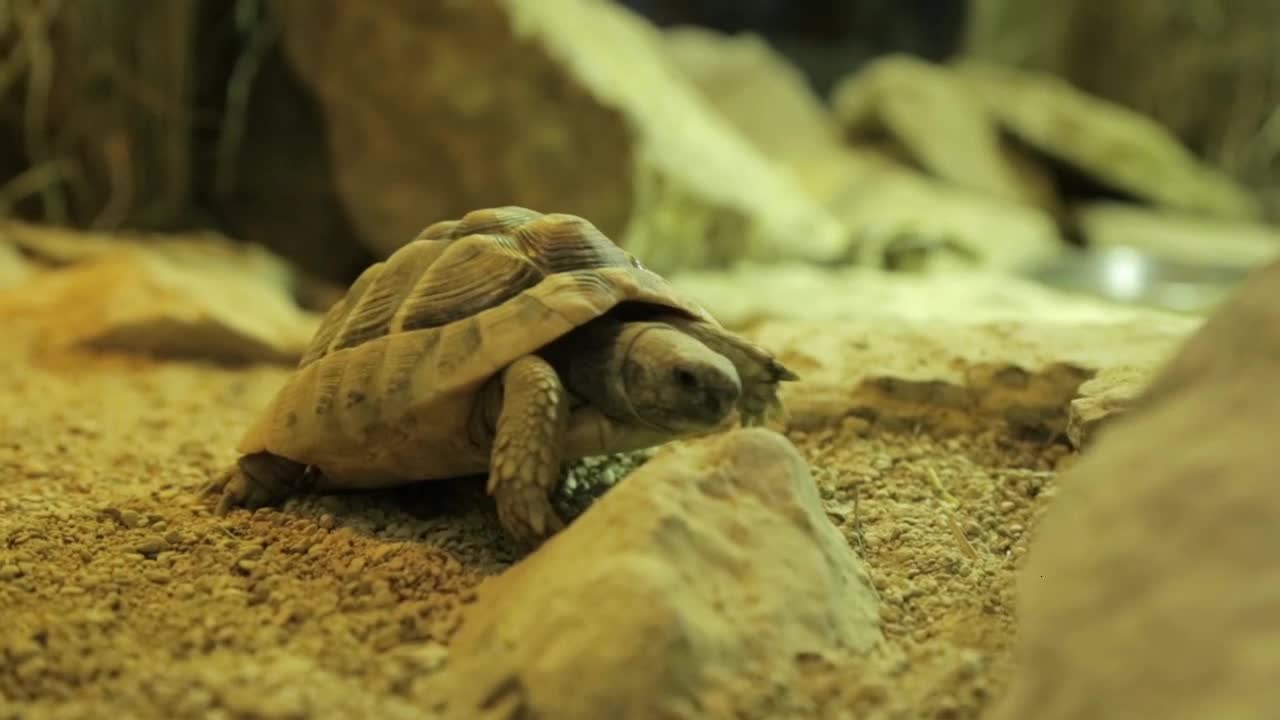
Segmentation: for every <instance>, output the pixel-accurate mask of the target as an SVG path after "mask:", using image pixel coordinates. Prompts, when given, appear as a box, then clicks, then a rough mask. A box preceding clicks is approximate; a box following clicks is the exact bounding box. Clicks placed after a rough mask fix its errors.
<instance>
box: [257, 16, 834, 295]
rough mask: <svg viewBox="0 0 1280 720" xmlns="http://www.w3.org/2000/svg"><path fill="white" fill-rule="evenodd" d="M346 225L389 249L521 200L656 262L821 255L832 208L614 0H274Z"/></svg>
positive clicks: (826, 250)
mask: <svg viewBox="0 0 1280 720" xmlns="http://www.w3.org/2000/svg"><path fill="white" fill-rule="evenodd" d="M272 8H273V10H274V12H275V15H276V16H277V19H278V20H279V23H280V27H281V33H282V41H283V44H284V48H285V53H286V56H287V58H288V60H289V62H290V64H291V65H292V67H293V68H294V70H295V72H296V74H297V76H298V77H299V79H300V80H301V81H302V82H303V84H304V85H305V86H306V87H307V88H309V90H310V92H312V93H314V95H315V97H316V99H317V102H318V103H319V105H320V106H321V108H322V110H323V112H324V114H325V117H326V126H327V127H328V139H329V152H330V153H331V155H332V159H333V167H334V168H335V169H336V173H337V178H336V186H337V189H338V193H339V195H340V196H341V198H342V201H343V205H344V207H345V208H346V210H347V213H348V215H349V216H350V218H351V221H352V223H353V226H354V227H355V229H356V231H357V233H358V235H359V237H360V238H361V240H362V241H363V242H365V243H366V244H367V245H368V246H369V247H370V248H371V249H373V250H375V251H376V252H378V253H380V254H383V255H385V254H388V253H389V252H391V251H392V250H394V249H395V248H396V247H399V246H400V245H402V244H403V243H405V242H407V241H409V240H411V239H412V238H413V237H414V236H415V235H416V234H417V233H418V232H419V231H420V230H421V229H422V228H423V227H425V226H426V225H428V224H430V223H432V222H435V221H437V220H439V219H441V218H449V217H459V216H461V215H463V214H465V213H466V212H467V211H469V210H471V209H473V208H476V207H486V206H491V205H495V204H517V205H523V206H525V207H532V208H537V209H539V210H542V211H547V212H550V211H564V212H571V213H575V214H578V215H582V216H583V217H586V218H588V219H590V220H591V221H592V222H593V223H595V224H596V225H597V226H598V227H600V229H601V230H602V231H603V232H605V233H606V234H607V235H609V236H610V237H612V238H614V239H615V240H617V241H618V242H619V243H620V244H622V245H625V246H627V247H628V248H630V249H632V250H633V251H634V252H635V253H636V254H637V255H639V256H640V257H642V258H643V259H644V260H645V262H646V263H647V264H648V265H650V266H651V267H653V268H655V269H657V270H659V271H665V270H668V269H671V268H675V267H687V266H715V265H723V264H727V263H730V262H732V261H733V260H735V259H738V258H741V257H755V258H760V259H770V258H779V257H793V258H804V259H806V260H826V259H831V258H833V257H836V256H838V255H839V254H840V253H841V252H842V251H843V249H844V247H845V237H844V235H843V233H842V232H841V228H840V226H839V224H838V223H837V222H836V220H835V219H834V218H833V217H831V215H830V214H829V213H828V212H827V211H826V210H825V209H824V208H822V207H821V206H820V205H819V204H818V203H816V202H814V201H813V199H812V198H810V197H809V196H808V195H807V194H806V193H805V192H804V191H803V189H801V188H800V187H798V186H797V184H796V183H795V182H794V181H793V180H792V178H790V177H789V176H787V175H786V174H785V173H783V172H781V171H779V170H778V169H776V168H775V167H774V166H773V165H771V164H770V163H769V162H768V161H767V160H766V159H765V158H764V157H762V156H761V154H760V153H759V152H758V151H757V150H756V149H755V148H754V147H753V146H752V145H751V144H750V143H749V142H748V141H746V140H745V139H744V138H743V137H742V136H741V135H740V134H738V133H737V132H736V131H735V130H734V129H733V128H732V127H731V126H730V125H729V124H728V123H727V122H725V121H724V120H723V119H722V118H721V117H720V116H719V115H718V114H717V113H716V112H715V110H714V109H713V108H712V107H710V105H709V104H708V103H707V102H706V101H705V99H704V98H702V97H701V95H700V94H699V93H698V92H697V90H696V89H695V88H694V87H693V86H692V85H691V83H690V81H689V80H688V79H687V78H686V77H685V76H683V75H682V74H681V73H680V72H679V71H678V70H677V69H676V68H675V67H674V66H673V64H672V63H671V61H670V60H668V59H667V58H666V57H665V55H664V53H663V50H662V42H661V34H660V33H659V31H658V30H657V29H656V28H655V27H653V26H652V25H651V24H650V23H648V22H647V21H646V20H644V19H643V18H642V17H640V16H638V15H636V14H634V13H632V12H631V11H629V10H626V9H624V8H622V7H620V6H618V5H617V4H615V3H601V2H594V1H592V0H546V1H545V2H541V1H540V2H525V1H524V0H476V1H475V2H467V3H428V4H425V5H424V4H422V3H416V2H410V1H409V0H390V1H388V2H380V3H375V4H368V3H349V2H339V1H338V0H319V1H317V0H275V2H273V3H272Z"/></svg>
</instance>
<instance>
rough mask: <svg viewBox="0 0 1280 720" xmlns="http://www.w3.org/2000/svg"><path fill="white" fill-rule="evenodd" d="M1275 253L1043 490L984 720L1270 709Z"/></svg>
mask: <svg viewBox="0 0 1280 720" xmlns="http://www.w3.org/2000/svg"><path fill="white" fill-rule="evenodd" d="M1277 398H1280V263H1277V264H1272V265H1270V266H1268V267H1267V268H1266V269H1265V270H1264V271H1261V272H1259V273H1258V274H1257V275H1256V276H1255V277H1254V278H1253V279H1252V281H1251V282H1250V283H1249V284H1248V285H1247V286H1246V287H1244V288H1243V289H1242V290H1241V291H1240V292H1239V293H1238V294H1237V295H1236V296H1235V297H1233V299H1232V300H1231V301H1230V302H1229V303H1228V304H1227V305H1226V306H1224V307H1222V308H1221V309H1220V311H1219V312H1218V313H1217V314H1215V315H1214V316H1213V317H1212V318H1211V319H1210V320H1209V321H1208V322H1207V323H1206V324H1205V325H1204V326H1203V327H1202V328H1201V329H1200V331H1199V332H1198V333H1196V334H1195V335H1194V336H1192V337H1191V338H1190V339H1189V340H1188V341H1187V342H1186V344H1185V345H1184V346H1183V347H1182V348H1181V349H1180V351H1179V352H1178V353H1177V355H1176V356H1175V357H1174V358H1173V359H1172V361H1171V362H1170V363H1169V364H1168V365H1167V366H1166V367H1164V369H1163V370H1162V371H1161V372H1160V373H1159V374H1158V376H1157V377H1156V378H1155V379H1154V380H1153V381H1152V382H1151V384H1150V385H1149V387H1148V389H1147V391H1146V392H1145V393H1144V394H1143V395H1142V397H1140V398H1139V399H1138V400H1137V401H1136V406H1135V407H1134V408H1133V409H1132V410H1131V411H1130V414H1129V415H1128V416H1127V417H1125V418H1123V419H1120V420H1117V421H1115V422H1114V423H1113V424H1111V425H1110V426H1108V427H1107V428H1105V429H1103V430H1102V431H1101V433H1100V434H1099V436H1098V438H1097V440H1096V444H1095V445H1094V446H1093V447H1092V448H1091V450H1090V451H1088V452H1086V453H1085V455H1084V456H1083V458H1082V459H1081V461H1080V462H1079V463H1078V464H1077V465H1076V466H1075V467H1073V468H1072V470H1070V471H1069V472H1068V473H1067V474H1066V475H1065V476H1064V477H1063V478H1062V479H1061V482H1059V483H1058V486H1059V487H1060V488H1061V490H1060V494H1059V495H1058V496H1057V497H1056V499H1055V501H1054V503H1053V504H1052V505H1051V506H1050V508H1049V511H1048V512H1047V514H1046V516H1045V517H1044V518H1043V521H1042V523H1041V525H1040V527H1039V529H1038V531H1037V534H1036V536H1035V538H1034V539H1033V541H1032V543H1031V546H1030V549H1029V553H1028V560H1027V564H1026V566H1025V567H1024V568H1023V569H1022V571H1021V575H1020V579H1019V596H1020V610H1019V612H1020V617H1021V628H1020V630H1019V633H1018V637H1019V646H1018V663H1017V667H1018V672H1017V675H1016V676H1015V678H1014V681H1013V684H1012V687H1011V689H1010V691H1009V693H1008V695H1007V697H1006V698H1005V700H1004V702H1003V704H1002V706H1001V707H1000V708H999V710H998V712H996V713H995V714H993V716H992V717H994V718H996V719H997V720H1006V719H1007V720H1014V719H1015V718H1016V719H1019V720H1020V719H1021V718H1028V717H1035V718H1038V719H1041V720H1069V719H1070V720H1075V719H1077V718H1078V719H1080V720H1084V719H1085V718H1088V719H1089V720H1110V719H1112V718H1115V719H1116V720H1120V719H1121V718H1124V719H1126V720H1127V719H1128V718H1137V717H1153V718H1154V717H1159V718H1166V719H1168V720H1193V719H1195V720H1200V719H1201V718H1232V719H1233V720H1254V719H1256V720H1263V718H1272V717H1275V713H1276V708H1277V707H1280V684H1277V683H1276V648H1277V647H1280V562H1277V560H1276V548H1277V547H1280V498H1278V497H1277V495H1276V490H1275V480H1276V477H1278V476H1280V456H1277V454H1276V437H1277V436H1276V432H1277V428H1280V402H1277Z"/></svg>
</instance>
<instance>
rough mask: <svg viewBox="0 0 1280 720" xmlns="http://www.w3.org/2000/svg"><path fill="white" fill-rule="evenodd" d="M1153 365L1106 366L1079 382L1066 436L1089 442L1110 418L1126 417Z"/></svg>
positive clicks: (1078, 444)
mask: <svg viewBox="0 0 1280 720" xmlns="http://www.w3.org/2000/svg"><path fill="white" fill-rule="evenodd" d="M1153 370H1154V368H1152V367H1150V366H1146V367H1130V366H1124V365H1122V366H1117V367H1107V368H1103V369H1101V370H1099V371H1098V374H1097V375H1095V376H1093V377H1092V378H1090V379H1089V380H1086V381H1085V382H1083V383H1081V384H1080V387H1079V388H1078V390H1077V392H1078V393H1079V396H1078V397H1076V398H1075V399H1074V400H1072V401H1071V408H1070V411H1069V414H1068V416H1067V439H1068V440H1070V441H1071V444H1072V445H1073V446H1075V447H1076V448H1077V449H1082V448H1084V447H1085V446H1087V445H1088V444H1089V443H1090V442H1091V441H1092V440H1093V438H1094V437H1095V436H1096V435H1097V434H1098V431H1099V430H1101V429H1102V427H1104V426H1105V425H1106V424H1107V423H1108V422H1109V421H1110V420H1112V419H1114V418H1117V417H1123V415H1124V413H1125V412H1127V411H1128V410H1129V409H1130V408H1132V407H1133V404H1134V403H1135V402H1136V401H1137V399H1138V396H1139V395H1141V394H1142V391H1143V390H1144V389H1145V388H1146V385H1147V382H1148V381H1149V380H1150V379H1151V374H1152V372H1153Z"/></svg>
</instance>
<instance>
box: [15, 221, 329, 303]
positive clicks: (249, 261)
mask: <svg viewBox="0 0 1280 720" xmlns="http://www.w3.org/2000/svg"><path fill="white" fill-rule="evenodd" d="M3 245H9V246H11V247H14V248H17V249H19V250H20V251H21V252H22V253H24V254H26V255H28V256H29V257H31V258H32V260H33V263H32V264H34V265H41V266H45V267H62V266H66V265H72V264H75V263H80V262H86V261H90V260H96V259H98V258H102V257H106V256H109V255H116V254H118V253H119V252H120V251H121V250H122V249H123V250H129V251H138V252H145V253H147V254H149V255H154V256H157V257H160V258H162V259H166V260H170V261H172V262H174V263H177V264H179V265H183V266H186V267H190V268H193V269H195V270H197V271H213V272H228V273H231V274H234V275H236V276H238V277H242V278H246V279H248V278H252V279H255V280H257V281H258V282H260V283H261V284H263V285H266V286H273V287H275V288H277V289H278V290H280V291H281V292H282V293H285V294H287V295H292V296H294V297H296V298H297V300H298V302H299V303H301V304H302V305H303V306H304V307H307V308H309V309H314V310H320V311H323V310H327V309H328V308H329V304H331V303H332V302H334V301H336V298H335V297H334V294H335V293H339V290H338V289H336V286H333V285H330V284H328V283H326V282H324V281H322V280H318V279H316V278H314V277H312V276H310V275H308V274H307V273H305V272H301V271H299V269H298V268H297V267H295V266H294V265H293V264H291V263H290V262H288V261H286V260H285V259H284V258H282V257H280V256H278V255H276V254H275V253H273V252H271V251H269V250H267V249H266V248H265V247H263V246H262V245H259V244H257V243H253V242H240V241H236V240H232V239H231V238H228V237H226V236H224V235H221V234H219V233H216V232H191V233H182V234H177V233H175V234H169V233H153V232H129V231H124V230H119V231H114V232H96V231H89V230H79V229H71V228H65V227H58V226H54V225H44V224H35V223H25V222H20V221H16V220H4V221H0V246H3Z"/></svg>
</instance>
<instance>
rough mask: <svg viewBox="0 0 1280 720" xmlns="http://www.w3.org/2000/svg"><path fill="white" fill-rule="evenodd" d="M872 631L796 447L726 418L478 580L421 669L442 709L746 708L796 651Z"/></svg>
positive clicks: (690, 711)
mask: <svg viewBox="0 0 1280 720" xmlns="http://www.w3.org/2000/svg"><path fill="white" fill-rule="evenodd" d="M879 640H880V632H879V629H878V607H877V599H876V596H875V591H874V590H873V588H872V587H871V584H870V580H869V579H868V576H867V574H866V571H865V570H864V569H863V566H862V562H861V560H860V559H859V558H858V557H857V556H856V555H855V554H854V552H853V551H852V550H851V549H850V548H849V546H848V545H847V544H846V542H845V540H844V538H843V537H842V536H841V534H840V532H839V531H838V530H837V529H836V528H835V527H834V526H833V525H832V524H831V521H830V520H829V519H828V518H827V516H826V514H825V513H824V511H823V508H822V505H821V502H820V500H819V498H818V492H817V488H816V486H815V485H814V480H813V478H812V477H811V476H810V474H809V471H808V468H807V467H806V465H805V463H804V460H803V459H802V458H801V457H800V455H799V453H798V452H797V450H796V449H795V448H794V447H792V445H791V444H790V443H789V442H788V441H787V440H785V439H784V438H783V437H781V436H780V435H777V434H775V433H772V432H770V431H767V430H763V429H750V430H739V431H735V432H731V433H728V434H725V435H721V436H718V437H716V438H713V439H708V440H706V441H703V442H700V443H695V444H693V445H692V446H687V447H685V448H682V449H680V450H667V451H664V452H662V453H661V454H659V455H658V456H657V457H655V458H654V459H653V460H651V461H650V462H649V463H648V464H647V465H645V466H644V467H642V468H641V469H640V470H638V471H636V472H635V473H634V474H633V475H631V476H630V477H628V478H627V479H626V480H625V481H624V482H622V483H621V484H619V485H618V486H617V487H616V488H614V489H613V490H611V491H610V492H609V493H608V494H607V495H605V496H604V498H603V499H602V500H600V501H599V502H598V503H597V504H595V505H594V506H592V507H591V509H589V510H587V512H586V513H585V514H583V515H582V516H581V517H580V518H578V520H576V521H575V522H574V523H572V524H570V525H569V527H568V528H567V529H566V530H565V531H563V532H562V533H560V534H559V535H557V536H555V537H553V538H552V539H551V540H550V541H549V542H547V543H546V544H545V545H543V546H542V547H541V548H540V549H539V550H538V551H537V552H535V553H534V554H533V555H530V556H529V557H527V558H526V559H525V560H524V561H522V562H521V563H519V564H518V565H516V566H514V567H512V568H511V569H509V570H508V571H506V572H505V573H503V574H502V575H500V576H497V577H496V578H494V579H491V580H489V581H486V583H485V584H483V585H481V586H480V590H479V599H478V600H477V602H476V604H475V605H474V606H473V607H472V608H471V609H470V611H469V613H468V614H467V615H466V617H465V619H464V621H463V625H462V627H461V629H460V630H459V632H458V634H457V635H456V636H455V637H454V640H453V642H452V644H451V647H450V659H449V661H448V665H447V669H446V670H445V671H444V672H443V673H442V674H441V675H440V676H438V677H436V678H433V682H436V683H438V684H439V685H438V692H439V693H440V694H441V696H442V699H443V702H442V704H444V705H447V711H448V712H447V715H446V716H448V717H459V718H461V717H466V718H510V717H540V718H557V719H558V720H589V719H594V718H603V717H613V718H619V720H624V719H629V718H635V719H637V720H639V719H640V718H644V719H646V720H647V719H648V718H673V719H674V718H695V717H697V718H701V717H730V716H733V717H739V715H733V714H732V711H733V710H738V711H742V712H747V715H745V716H747V717H756V716H758V715H757V714H752V712H751V711H752V710H753V707H752V705H753V703H755V702H758V701H761V700H763V696H767V695H769V694H770V693H772V692H777V691H784V692H785V690H786V689H787V687H788V685H789V683H791V682H792V681H793V678H794V677H795V676H796V673H797V672H798V669H797V663H798V661H801V660H803V658H804V657H812V656H814V655H817V656H822V655H824V654H829V653H838V652H854V653H857V652H864V651H866V650H868V649H870V648H871V647H872V646H874V645H875V644H876V643H877V642H879ZM729 689H732V691H733V692H732V693H727V692H723V691H725V690H729ZM728 697H733V698H734V702H733V703H731V706H721V705H719V704H718V703H720V702H724V701H725V700H724V699H725V698H728ZM755 709H756V710H758V708H755Z"/></svg>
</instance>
